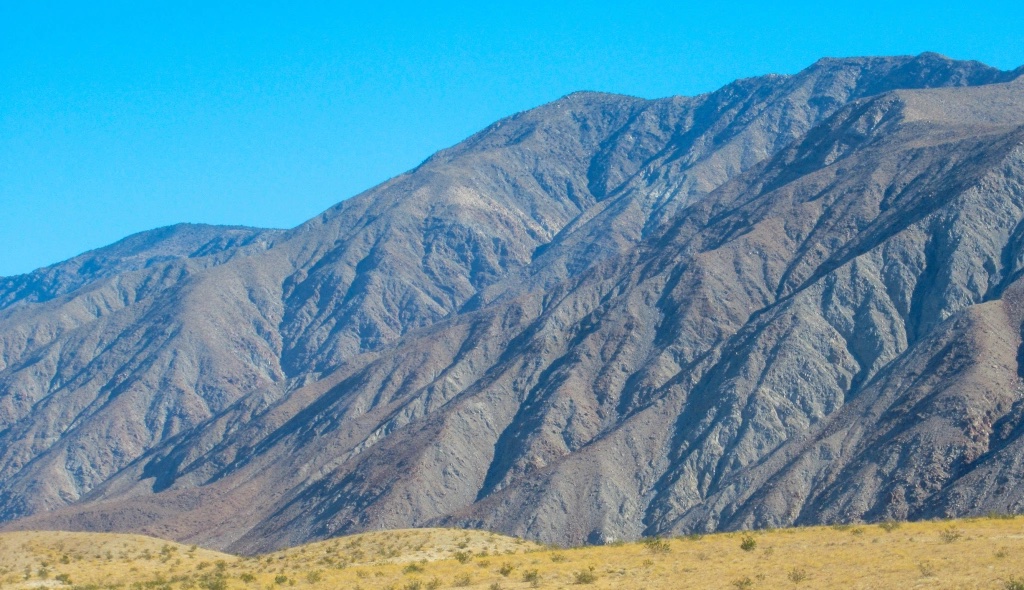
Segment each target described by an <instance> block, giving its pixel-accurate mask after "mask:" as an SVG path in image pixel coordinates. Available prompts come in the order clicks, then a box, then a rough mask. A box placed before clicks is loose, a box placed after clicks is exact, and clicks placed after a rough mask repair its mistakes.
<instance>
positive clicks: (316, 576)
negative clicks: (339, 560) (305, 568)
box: [306, 570, 324, 584]
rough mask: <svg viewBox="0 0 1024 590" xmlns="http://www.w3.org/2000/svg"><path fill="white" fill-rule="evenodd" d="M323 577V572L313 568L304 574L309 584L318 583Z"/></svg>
mask: <svg viewBox="0 0 1024 590" xmlns="http://www.w3.org/2000/svg"><path fill="white" fill-rule="evenodd" d="M323 578H324V574H323V572H321V571H320V570H313V571H311V572H309V573H308V574H306V581H307V582H309V583H310V584H319V583H320V580H322V579H323Z"/></svg>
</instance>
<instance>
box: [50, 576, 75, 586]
mask: <svg viewBox="0 0 1024 590" xmlns="http://www.w3.org/2000/svg"><path fill="white" fill-rule="evenodd" d="M53 579H54V580H57V581H58V582H60V583H61V584H67V585H68V586H70V585H71V576H69V575H67V574H58V575H56V576H54V578H53Z"/></svg>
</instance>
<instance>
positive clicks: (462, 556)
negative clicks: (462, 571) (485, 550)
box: [454, 551, 472, 563]
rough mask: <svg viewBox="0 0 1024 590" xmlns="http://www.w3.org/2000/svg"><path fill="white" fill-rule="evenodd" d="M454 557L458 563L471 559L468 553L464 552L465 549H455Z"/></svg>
mask: <svg viewBox="0 0 1024 590" xmlns="http://www.w3.org/2000/svg"><path fill="white" fill-rule="evenodd" d="M454 557H455V559H456V560H457V561H458V562H459V563H466V562H467V561H469V560H470V559H472V557H470V555H469V553H466V552H465V551H456V552H455V555H454Z"/></svg>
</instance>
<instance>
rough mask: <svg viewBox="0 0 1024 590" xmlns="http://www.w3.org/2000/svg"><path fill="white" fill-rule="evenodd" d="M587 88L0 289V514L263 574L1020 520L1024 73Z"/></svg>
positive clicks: (827, 73) (852, 62) (936, 72)
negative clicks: (233, 220)
mask: <svg viewBox="0 0 1024 590" xmlns="http://www.w3.org/2000/svg"><path fill="white" fill-rule="evenodd" d="M1020 73H1021V71H1020V70H1018V71H1016V72H1000V71H998V70H994V69H992V68H989V67H987V66H984V65H982V64H978V63H976V62H955V61H951V60H948V59H946V58H943V57H941V56H937V55H934V54H924V55H921V56H918V57H897V58H864V59H829V60H822V61H820V62H818V63H816V64H814V65H813V66H811V67H810V68H808V69H807V70H804V71H803V72H800V73H799V74H796V75H794V76H767V77H764V78H754V79H748V80H740V81H737V82H735V83H733V84H730V85H729V86H726V87H725V88H723V89H721V90H719V91H716V92H714V93H710V94H707V95H702V96H698V97H692V98H685V97H676V98H669V99H661V100H651V101H648V100H641V99H635V98H628V97H621V96H612V95H604V94H595V93H577V94H573V95H570V96H567V97H565V98H563V99H561V100H558V101H556V102H553V103H550V104H548V105H544V106H542V107H539V108H537V109H534V110H532V111H528V112H525V113H521V114H518V115H515V116H513V117H510V118H508V119H505V120H503V121H500V122H498V123H496V124H494V125H492V126H491V127H489V128H487V129H485V130H484V131H482V132H480V133H478V134H477V135H474V136H473V137H471V138H469V139H467V140H466V141H464V142H463V143H461V144H459V145H457V146H455V147H453V148H450V149H448V150H444V151H442V152H439V153H438V154H436V155H434V156H433V157H431V158H430V159H428V160H427V161H425V162H424V163H423V164H422V165H420V166H419V167H418V168H416V169H415V170H413V171H411V172H409V173H406V174H404V175H401V176H399V177H397V178H395V179H392V180H390V181H388V182H386V183H384V184H383V185H381V186H379V187H377V188H375V189H372V190H370V191H368V192H366V193H364V194H362V195H359V196H357V197H354V198H352V199H349V200H347V201H344V202H343V203H341V204H339V205H337V206H336V207H334V208H332V209H330V210H328V211H326V212H325V213H323V214H322V215H320V216H318V217H317V218H315V219H312V220H310V221H309V222H307V223H305V224H303V225H302V226H300V227H298V228H295V229H294V230H290V231H287V232H278V231H269V230H268V231H262V230H248V229H240V228H191V227H186V228H170V229H165V230H157V232H154V233H152V234H141V235H139V236H135V237H133V238H129V239H128V240H126V241H125V242H123V243H121V244H118V245H115V246H112V247H111V248H109V249H105V250H101V251H97V252H94V253H90V254H87V255H83V257H79V258H76V259H73V260H71V261H69V262H67V263H63V264H61V265H57V266H55V267H52V268H49V269H43V270H40V271H37V272H36V273H33V274H32V275H26V276H25V277H15V278H11V279H3V282H2V283H0V305H3V308H2V309H0V516H2V518H3V519H5V520H7V521H9V522H8V524H7V525H6V526H7V527H8V528H33V527H60V528H73V529H87V530H122V531H140V532H146V533H150V534H156V535H159V536H165V537H172V538H175V539H178V540H182V541H188V542H201V543H206V544H208V545H211V546H215V547H221V548H230V549H232V550H237V551H246V552H252V551H259V550H265V549H269V548H274V547H281V546H286V545H291V544H296V543H300V542H303V541H307V540H311V539H318V538H326V537H330V536H334V535H338V534H342V533H351V532H357V531H362V530H370V529H378V528H382V527H384V528H398V527H410V526H436V525H445V526H448V525H459V526H469V527H479V528H487V529H491V530H497V531H502V532H507V533H512V534H517V535H522V536H526V537H530V538H534V539H538V540H543V541H553V542H559V543H580V542H601V541H604V540H606V539H609V538H634V537H638V536H641V535H648V534H659V533H669V532H682V531H691V530H714V529H734V528H745V527H758V526H779V525H787V524H794V523H797V524H805V523H813V522H832V521H847V520H855V519H867V520H870V519H881V518H888V517H894V518H916V517H925V516H934V515H954V514H955V515H962V514H970V513H976V512H983V511H987V510H990V509H995V510H1018V509H1021V508H1024V482H1021V481H1019V472H1020V466H1019V465H1018V463H1019V462H1020V461H1021V459H1020V458H1021V457H1024V448H1022V446H1024V438H1022V434H1024V425H1022V421H1024V401H1022V400H1024V390H1022V388H1021V383H1020V377H1019V373H1020V370H1019V366H1018V365H1019V360H1018V359H1019V356H1018V350H1019V349H1020V348H1021V343H1020V340H1021V327H1022V324H1024V282H1022V281H1020V280H1019V279H1020V277H1021V276H1022V272H1024V247H1022V244H1024V223H1022V220H1024V79H1018V75H1019V74H1020Z"/></svg>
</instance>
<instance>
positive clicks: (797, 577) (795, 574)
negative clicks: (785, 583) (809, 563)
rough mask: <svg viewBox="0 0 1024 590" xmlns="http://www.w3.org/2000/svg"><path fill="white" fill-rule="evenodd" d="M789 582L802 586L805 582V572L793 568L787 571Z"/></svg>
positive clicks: (801, 569)
mask: <svg viewBox="0 0 1024 590" xmlns="http://www.w3.org/2000/svg"><path fill="white" fill-rule="evenodd" d="M788 577H789V581H790V582H793V583H794V584H797V585H799V584H802V583H804V582H806V581H807V570H805V569H803V568H799V567H795V568H793V569H791V570H789V576H788Z"/></svg>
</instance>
